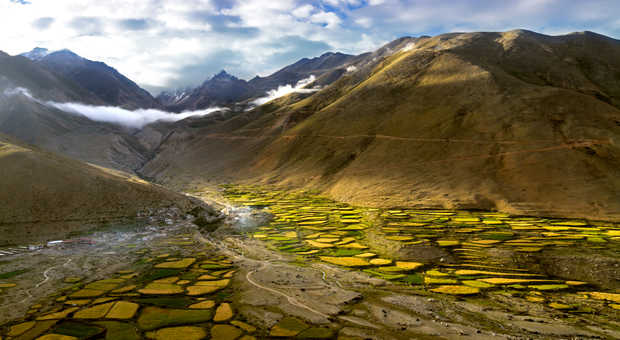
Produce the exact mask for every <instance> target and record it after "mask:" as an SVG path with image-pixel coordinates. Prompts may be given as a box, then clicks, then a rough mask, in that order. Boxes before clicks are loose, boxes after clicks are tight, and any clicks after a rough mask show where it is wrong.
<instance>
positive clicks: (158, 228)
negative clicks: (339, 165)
mask: <svg viewBox="0 0 620 340" xmlns="http://www.w3.org/2000/svg"><path fill="white" fill-rule="evenodd" d="M191 194H192V195H194V196H196V197H203V198H208V199H214V198H215V199H216V200H218V201H219V202H220V203H222V204H223V205H225V206H226V207H227V208H226V210H227V212H228V214H229V217H228V219H227V220H226V221H225V222H223V224H222V225H221V226H220V228H219V229H218V230H217V231H215V232H211V233H209V232H206V231H205V230H203V229H200V228H198V227H196V226H195V225H194V224H193V223H191V221H190V220H187V219H177V220H173V221H170V220H169V221H166V222H163V223H153V224H152V225H150V226H146V227H143V228H139V229H137V230H127V229H123V230H104V231H98V232H95V233H92V234H90V235H87V236H88V240H89V242H82V243H75V244H71V245H69V244H64V245H60V246H57V247H50V248H43V249H33V250H30V251H25V250H24V251H22V252H16V253H15V254H8V255H6V256H3V257H1V258H0V273H3V274H2V275H3V276H2V279H0V285H2V286H3V287H4V288H2V289H3V292H2V294H0V299H1V302H2V303H1V307H0V308H1V310H0V318H1V319H2V321H0V322H3V325H2V326H0V334H2V337H3V338H8V339H37V338H39V337H42V338H43V339H45V338H50V339H51V338H52V337H50V336H47V337H46V334H59V335H62V337H58V338H57V339H76V338H77V339H142V338H151V339H181V338H182V339H202V338H208V337H210V338H212V339H244V340H250V339H253V338H260V339H262V338H305V339H405V338H407V339H409V338H410V339H531V338H533V339H549V338H558V339H565V338H579V339H601V338H620V323H618V320H619V319H620V318H619V314H620V312H619V310H618V308H620V294H619V293H620V292H619V291H618V289H619V288H620V287H619V283H618V278H619V277H620V275H618V271H619V270H620V268H619V267H620V266H619V265H618V261H619V259H618V254H619V252H618V247H619V244H620V240H619V237H620V236H619V232H620V228H619V226H618V225H617V224H613V223H605V222H591V221H575V220H570V221H568V220H561V219H542V218H528V217H512V216H507V215H503V214H497V213H488V212H468V211H446V210H432V211H431V210H412V209H394V210H376V209H366V208H363V207H352V206H349V205H346V204H341V203H337V202H333V201H330V200H328V199H325V198H322V197H318V196H316V195H313V194H311V193H307V192H285V191H278V190H273V189H269V188H259V187H238V186H228V187H225V188H224V190H222V191H217V192H216V191H195V192H192V193H191ZM22 249H23V248H22ZM545 259H546V260H545ZM549 261H552V262H553V263H554V264H555V265H554V264H553V263H549ZM11 273H13V274H11ZM8 274H11V275H8ZM2 337H0V338H2Z"/></svg>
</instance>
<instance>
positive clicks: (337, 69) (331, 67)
mask: <svg viewBox="0 0 620 340" xmlns="http://www.w3.org/2000/svg"><path fill="white" fill-rule="evenodd" d="M355 58H356V56H352V55H348V54H343V53H331V52H329V53H325V54H323V55H321V56H320V57H315V58H312V59H308V58H303V59H301V60H299V61H297V62H296V63H294V64H292V65H289V66H286V67H284V68H283V69H281V70H279V71H277V72H275V73H274V74H272V75H269V76H267V77H262V78H261V77H258V76H256V77H255V78H253V79H252V80H250V81H245V80H243V79H238V78H236V77H234V76H232V75H230V74H228V73H227V72H226V71H221V72H220V73H218V74H216V75H215V76H213V77H212V78H210V79H208V80H206V81H205V82H204V83H202V85H200V86H199V87H197V88H195V89H193V90H191V91H187V89H184V90H176V91H170V92H162V93H161V94H160V95H158V96H157V99H158V100H159V102H160V103H162V104H163V105H164V106H165V107H166V108H167V109H168V110H171V111H177V112H179V111H184V110H198V109H204V108H207V107H210V106H217V105H230V104H234V103H237V102H242V101H247V100H249V99H255V98H258V97H263V96H265V95H266V94H267V92H268V91H269V90H274V89H277V88H278V87H279V86H284V85H295V84H296V83H297V82H298V81H300V80H302V79H306V78H308V77H310V76H315V77H316V78H317V80H316V84H317V85H321V86H326V85H329V84H331V83H332V82H334V81H336V80H337V79H338V78H340V76H342V75H343V74H344V73H345V72H346V67H345V66H346V64H347V63H350V62H351V61H354V60H355Z"/></svg>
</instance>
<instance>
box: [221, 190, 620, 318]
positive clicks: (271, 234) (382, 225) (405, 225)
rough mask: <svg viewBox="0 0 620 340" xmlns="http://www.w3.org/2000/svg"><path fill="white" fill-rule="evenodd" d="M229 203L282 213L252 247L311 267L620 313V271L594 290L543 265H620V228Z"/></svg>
mask: <svg viewBox="0 0 620 340" xmlns="http://www.w3.org/2000/svg"><path fill="white" fill-rule="evenodd" d="M225 195H226V197H228V198H229V199H230V200H231V201H233V202H236V204H239V205H244V206H250V207H255V208H264V209H266V210H268V211H269V212H270V213H272V214H273V216H274V219H273V220H272V222H271V223H269V224H268V225H264V226H261V227H259V228H258V230H257V231H255V232H253V233H252V237H253V238H255V239H258V240H261V241H263V242H265V243H266V244H267V245H268V246H269V247H271V248H272V249H276V250H278V251H281V252H286V253H291V254H294V255H296V256H298V257H302V258H303V259H304V261H306V260H311V261H322V262H325V263H329V264H333V265H337V266H342V267H348V268H351V269H356V270H361V271H363V272H365V273H367V274H369V275H372V276H375V277H377V278H381V279H385V280H389V281H392V282H395V283H398V284H402V285H403V286H412V287H416V288H417V289H420V288H422V289H424V290H426V291H430V292H434V293H439V294H446V295H458V296H469V295H477V296H484V295H485V294H487V293H488V292H493V291H501V292H508V293H511V294H515V295H517V296H520V297H522V298H524V299H526V300H528V301H531V302H536V303H540V304H543V305H546V306H548V307H550V308H553V309H559V310H563V311H568V312H570V313H575V314H580V313H597V314H601V315H609V316H610V317H616V316H617V315H618V312H617V310H619V309H620V291H619V290H618V288H619V285H618V280H619V279H620V276H619V275H618V271H619V269H618V268H615V269H614V270H613V271H612V272H611V274H610V276H609V277H607V281H605V282H599V281H596V280H591V281H590V282H589V281H586V280H583V278H581V277H580V278H570V277H568V278H566V277H565V278H559V277H554V276H549V275H547V274H546V269H545V268H544V265H541V263H539V261H538V260H539V257H540V256H543V257H544V256H545V254H547V253H551V254H554V252H560V253H561V252H563V251H564V252H568V253H576V254H578V253H580V252H594V253H599V254H603V253H606V254H610V256H611V257H612V258H614V259H615V260H616V261H617V259H618V255H619V254H620V252H619V250H620V225H618V224H614V223H608V222H594V221H580V220H564V219H554V218H536V217H514V216H508V215H506V214H500V213H493V212H472V211H451V210H413V209H394V210H378V209H367V208H361V207H352V206H349V205H347V204H342V203H336V202H333V201H330V200H328V199H325V198H322V197H319V196H316V195H312V194H310V193H305V192H284V191H274V190H268V189H264V188H260V187H241V186H228V187H226V189H225ZM616 263H617V262H616ZM616 267H617V264H616ZM591 269H593V270H595V269H594V268H591ZM582 271H586V272H587V268H585V269H584V268H582ZM590 274H591V273H590ZM592 275H594V276H595V277H596V274H592ZM592 275H588V273H586V274H582V275H580V276H583V277H591V276H592ZM601 287H607V288H608V289H604V290H601Z"/></svg>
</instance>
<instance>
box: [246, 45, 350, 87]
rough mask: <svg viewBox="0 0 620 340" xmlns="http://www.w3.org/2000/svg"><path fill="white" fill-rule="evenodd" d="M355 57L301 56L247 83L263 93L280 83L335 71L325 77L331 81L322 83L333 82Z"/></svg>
mask: <svg viewBox="0 0 620 340" xmlns="http://www.w3.org/2000/svg"><path fill="white" fill-rule="evenodd" d="M355 58H356V57H355V56H352V55H349V54H344V53H333V52H328V53H325V54H323V55H321V56H320V57H315V58H311V59H308V58H303V59H301V60H299V61H297V62H296V63H294V64H292V65H289V66H286V67H284V68H282V69H281V70H279V71H277V72H275V73H274V74H271V75H269V76H267V77H262V78H261V77H258V76H256V77H255V78H253V79H252V80H250V81H249V84H250V85H251V86H252V87H254V88H255V89H257V90H258V91H260V92H261V93H265V92H266V91H269V90H271V89H275V88H278V86H281V85H286V84H295V83H297V82H298V81H300V80H302V79H305V78H308V77H310V76H311V75H314V76H315V77H317V78H320V77H321V76H323V75H326V74H329V73H332V72H336V74H338V76H333V75H332V76H331V77H326V78H332V79H331V81H326V82H325V83H324V84H323V85H328V83H331V82H333V81H334V80H336V79H337V78H338V77H339V76H340V75H342V73H344V69H342V68H343V67H344V65H346V64H347V63H349V62H351V61H353V60H355ZM338 69H340V70H338ZM334 78H335V79H334Z"/></svg>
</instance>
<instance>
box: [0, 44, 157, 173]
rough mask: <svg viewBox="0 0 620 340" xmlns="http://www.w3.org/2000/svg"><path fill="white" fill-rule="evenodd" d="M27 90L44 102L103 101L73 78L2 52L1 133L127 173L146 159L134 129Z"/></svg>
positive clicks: (37, 95) (0, 56) (0, 79)
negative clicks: (66, 109) (57, 105)
mask: <svg viewBox="0 0 620 340" xmlns="http://www.w3.org/2000/svg"><path fill="white" fill-rule="evenodd" d="M20 88H21V89H20ZM20 91H22V92H20ZM26 91H27V92H26ZM28 93H30V94H32V96H34V97H35V98H38V99H39V100H41V101H47V100H53V101H56V102H74V101H79V102H83V103H87V104H94V105H103V103H102V101H101V100H100V99H99V98H97V97H96V96H94V95H92V94H91V93H90V92H87V91H85V90H84V89H83V88H81V87H80V86H78V85H76V84H75V83H74V82H73V81H71V80H68V79H66V78H64V77H62V76H60V75H56V74H53V73H51V72H50V71H48V70H46V69H44V68H42V67H41V66H40V65H38V64H36V63H33V62H32V61H30V60H28V59H26V58H24V57H20V56H17V57H11V56H9V55H6V54H0V133H5V134H8V135H11V136H14V137H16V138H18V139H20V140H22V141H24V142H26V143H31V144H35V145H37V146H39V147H42V148H44V149H47V150H49V151H53V152H58V153H61V154H64V155H66V156H69V157H73V158H76V159H80V160H83V161H87V162H92V163H95V164H98V165H102V166H106V167H111V168H115V169H120V170H124V171H129V172H131V171H133V170H134V169H136V168H139V167H140V166H141V165H142V164H143V163H144V162H145V160H146V158H147V157H148V152H147V150H146V149H145V148H144V146H142V144H140V143H139V142H138V141H137V139H136V138H135V137H133V133H134V132H135V131H133V130H131V129H128V128H124V127H122V126H117V125H112V124H107V123H101V122H94V121H92V120H90V119H88V118H86V117H84V116H79V115H74V114H69V113H66V112H63V111H60V110H58V109H55V108H53V107H51V106H49V105H45V103H44V102H39V101H36V100H33V99H32V98H30V97H28Z"/></svg>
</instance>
